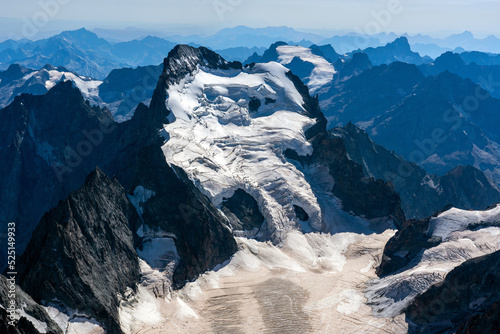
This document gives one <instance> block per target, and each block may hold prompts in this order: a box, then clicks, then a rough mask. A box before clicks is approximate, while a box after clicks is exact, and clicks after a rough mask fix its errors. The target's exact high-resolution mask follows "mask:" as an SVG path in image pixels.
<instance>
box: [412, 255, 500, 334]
mask: <svg viewBox="0 0 500 334" xmlns="http://www.w3.org/2000/svg"><path fill="white" fill-rule="evenodd" d="M498 282H500V252H498V251H497V252H495V253H492V254H490V255H486V256H483V257H480V258H476V259H472V260H469V261H467V262H465V263H463V264H462V265H460V266H459V267H457V268H455V269H454V270H452V271H451V272H450V273H449V274H448V275H447V276H446V279H445V280H444V281H443V282H441V283H439V284H436V285H435V286H433V287H431V288H430V289H429V290H427V291H426V292H425V293H424V294H422V295H420V296H419V297H417V298H416V299H415V300H414V302H413V303H412V304H411V305H410V306H409V307H408V309H407V310H406V317H407V319H408V321H409V324H410V329H409V332H410V333H455V332H457V329H458V328H460V329H459V330H458V333H479V332H480V330H485V331H483V332H481V333H498V330H499V328H500V327H498V326H496V327H493V326H494V324H495V322H496V324H498V320H499V313H498V302H499V300H500V285H499V284H498ZM495 311H496V314H495V313H494V312H495ZM479 320H484V322H480V321H479ZM489 329H491V330H492V331H489Z"/></svg>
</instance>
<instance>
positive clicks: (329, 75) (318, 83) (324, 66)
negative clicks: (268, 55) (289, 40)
mask: <svg viewBox="0 0 500 334" xmlns="http://www.w3.org/2000/svg"><path fill="white" fill-rule="evenodd" d="M276 51H277V52H278V54H279V62H280V63H281V64H283V65H287V64H289V63H290V62H291V61H292V60H293V58H294V57H298V58H300V59H301V60H302V61H306V62H309V63H311V64H313V65H314V69H313V71H312V73H311V75H310V76H309V77H308V78H307V80H306V82H305V84H306V85H307V86H308V87H309V89H310V91H311V94H314V93H316V91H317V90H318V89H320V88H321V87H323V86H325V85H327V84H328V83H330V82H331V81H332V79H333V75H334V74H335V73H336V71H335V68H334V67H333V65H332V64H330V63H329V62H328V61H327V60H326V59H325V58H323V57H320V56H317V55H315V54H313V53H312V51H311V49H309V48H305V47H303V46H290V45H282V46H279V47H278V48H277V49H276Z"/></svg>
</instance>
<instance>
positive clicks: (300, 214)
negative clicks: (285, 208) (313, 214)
mask: <svg viewBox="0 0 500 334" xmlns="http://www.w3.org/2000/svg"><path fill="white" fill-rule="evenodd" d="M293 209H294V211H295V215H296V216H297V218H298V219H299V220H301V221H303V222H306V221H308V220H309V215H308V214H307V212H306V211H305V210H304V208H302V207H300V206H297V205H294V206H293Z"/></svg>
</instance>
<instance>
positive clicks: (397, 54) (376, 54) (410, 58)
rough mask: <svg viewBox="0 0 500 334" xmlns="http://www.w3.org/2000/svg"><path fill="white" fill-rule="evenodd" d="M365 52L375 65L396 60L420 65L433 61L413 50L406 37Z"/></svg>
mask: <svg viewBox="0 0 500 334" xmlns="http://www.w3.org/2000/svg"><path fill="white" fill-rule="evenodd" d="M363 52H364V53H366V54H367V55H368V57H370V60H371V61H372V63H373V64H374V65H381V64H390V63H393V62H395V61H401V62H405V63H410V64H416V65H420V64H423V63H426V62H431V61H432V59H431V58H429V57H420V55H419V54H418V53H417V52H413V51H411V48H410V44H409V43H408V39H407V38H406V37H400V38H398V39H396V40H395V41H394V42H392V43H389V44H387V45H386V46H380V47H378V48H368V49H365V50H363Z"/></svg>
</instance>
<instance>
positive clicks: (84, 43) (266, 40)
mask: <svg viewBox="0 0 500 334" xmlns="http://www.w3.org/2000/svg"><path fill="white" fill-rule="evenodd" d="M96 32H97V33H98V34H100V35H102V36H105V37H106V38H108V39H109V40H106V39H103V38H100V37H99V36H98V35H97V34H96ZM127 32H130V34H129V35H127V36H129V37H128V38H129V39H130V38H135V39H133V40H127V41H120V38H117V37H119V36H122V37H123V34H125V33H127ZM151 33H152V34H155V35H148V32H147V31H143V30H140V29H133V28H129V29H127V30H124V31H118V30H106V29H95V30H94V32H90V31H88V30H86V29H79V30H75V31H65V32H62V33H60V34H58V35H55V36H52V37H49V38H46V39H42V40H37V41H30V40H27V39H21V40H17V41H14V40H6V41H4V42H1V43H0V69H7V68H8V66H9V65H10V64H13V63H18V64H20V65H23V66H25V67H28V68H34V69H36V68H41V67H43V66H44V65H46V64H51V65H53V66H64V67H65V68H67V69H68V70H70V71H75V72H77V73H79V74H80V75H84V76H90V77H93V78H96V79H101V80H102V79H104V78H105V77H106V76H107V75H108V74H109V72H110V71H111V70H113V69H116V68H121V67H136V66H147V65H152V64H158V63H160V62H161V61H162V59H163V57H164V56H165V54H167V53H168V52H169V51H170V50H171V49H172V48H173V47H174V46H175V45H177V44H179V43H183V44H188V45H192V46H199V45H204V46H207V47H209V48H211V49H212V50H217V52H219V53H220V54H221V55H223V56H224V57H225V58H227V59H230V60H237V61H241V62H243V61H244V60H246V59H247V58H248V57H250V56H251V55H252V54H253V53H257V54H259V55H262V53H263V52H264V51H265V49H266V48H267V47H268V46H269V45H271V44H274V43H275V42H276V41H284V42H286V43H287V44H289V45H300V46H303V47H310V46H311V45H313V44H315V45H331V46H332V47H333V48H334V49H335V50H337V52H338V53H339V54H342V55H343V54H346V53H349V52H353V51H355V50H365V52H366V53H368V54H369V55H370V56H371V57H372V58H373V59H372V62H373V63H374V64H376V65H378V64H382V63H386V62H387V59H386V58H384V59H379V55H377V54H378V52H379V47H381V46H384V45H386V44H387V43H390V42H392V41H394V42H392V44H393V46H394V47H399V46H398V45H397V44H400V43H402V44H409V45H410V46H411V48H412V49H413V51H412V52H418V53H419V54H420V55H418V56H416V55H415V54H410V53H408V54H407V55H406V56H405V57H403V58H397V57H396V60H400V61H410V62H412V63H415V64H421V63H428V62H430V61H429V60H430V59H429V56H430V57H432V58H436V57H438V56H439V55H441V54H442V53H444V52H447V51H454V52H458V53H462V52H466V51H471V52H472V51H479V52H483V53H500V43H499V42H500V40H499V39H498V38H496V37H494V36H490V37H488V38H486V39H476V38H475V37H474V36H473V35H472V33H470V32H464V33H462V34H457V35H452V36H449V37H447V38H444V39H437V38H432V37H429V36H423V35H416V36H410V35H407V34H405V35H403V36H401V37H405V38H406V41H405V40H404V39H397V38H398V37H399V36H398V35H396V34H393V33H391V34H385V33H382V34H377V35H373V36H364V35H359V34H348V35H339V36H333V37H328V38H325V37H324V36H321V35H317V34H312V33H304V32H300V31H297V30H295V29H292V28H289V27H267V28H258V29H255V28H249V27H245V26H238V27H234V28H227V29H223V30H221V31H219V32H217V33H216V34H213V35H211V36H208V37H206V36H203V37H202V36H196V35H191V36H163V35H162V34H161V33H158V32H151ZM121 39H123V38H121ZM385 47H386V48H387V47H388V46H385ZM475 58H477V54H473V55H471V54H470V53H469V52H467V54H466V55H465V56H464V59H465V61H466V62H470V61H473V59H475ZM480 58H481V61H484V62H486V63H485V64H482V65H491V64H498V62H499V61H500V60H498V57H495V56H491V58H490V59H485V56H484V55H483V56H481V57H480ZM476 60H477V59H476Z"/></svg>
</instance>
